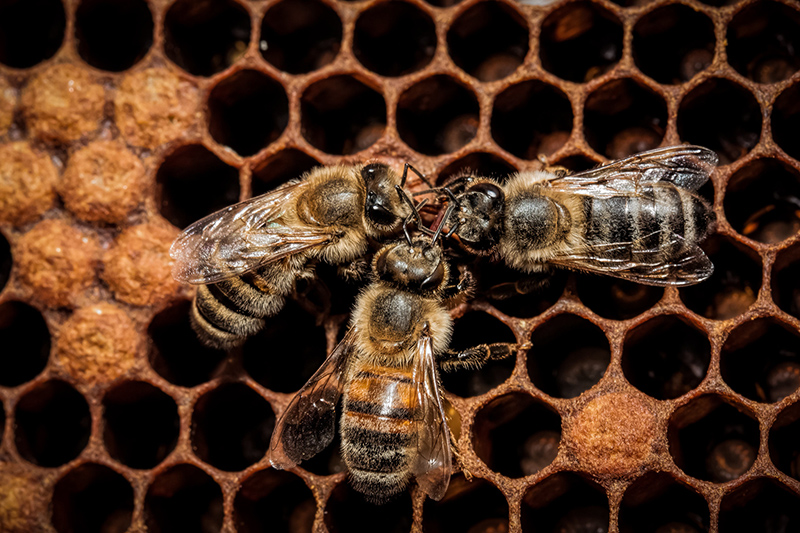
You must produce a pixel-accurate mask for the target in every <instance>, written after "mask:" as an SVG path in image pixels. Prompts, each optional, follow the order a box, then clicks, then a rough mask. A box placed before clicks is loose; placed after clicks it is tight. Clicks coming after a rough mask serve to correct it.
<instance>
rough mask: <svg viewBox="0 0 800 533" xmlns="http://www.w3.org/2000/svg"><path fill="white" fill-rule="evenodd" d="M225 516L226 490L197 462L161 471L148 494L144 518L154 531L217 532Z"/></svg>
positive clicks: (165, 532) (148, 529) (176, 532)
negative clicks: (201, 468) (224, 501)
mask: <svg viewBox="0 0 800 533" xmlns="http://www.w3.org/2000/svg"><path fill="white" fill-rule="evenodd" d="M222 518H223V509H222V490H221V489H220V488H219V485H217V483H216V482H215V481H214V479H213V478H212V477H211V476H209V475H208V474H206V473H205V472H203V471H202V470H200V469H199V468H197V467H196V466H193V465H189V464H181V465H177V466H173V467H172V468H170V469H169V470H166V471H164V472H160V473H159V474H158V476H157V477H156V478H155V479H154V480H153V482H152V483H151V484H150V487H149V488H148V489H147V495H146V496H145V498H144V520H145V524H146V525H147V531H148V532H150V533H183V532H186V531H202V532H203V533H217V532H218V531H219V530H220V529H221V528H222Z"/></svg>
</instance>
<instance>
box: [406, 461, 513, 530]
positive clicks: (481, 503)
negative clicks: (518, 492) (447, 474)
mask: <svg viewBox="0 0 800 533" xmlns="http://www.w3.org/2000/svg"><path fill="white" fill-rule="evenodd" d="M422 529H423V530H424V531H425V533H445V532H449V531H469V532H478V533H489V532H497V533H500V532H502V531H508V502H507V501H506V499H505V497H504V496H503V493H501V492H500V491H499V490H497V488H496V487H494V486H493V485H492V484H490V483H489V482H487V481H485V480H482V479H473V480H472V481H471V482H470V481H467V480H466V479H465V478H464V476H463V475H462V474H458V475H455V476H453V477H452V478H451V479H450V485H449V487H448V488H447V492H446V493H445V495H444V496H443V497H442V499H441V500H439V501H438V502H435V501H433V500H431V499H430V498H428V499H426V500H425V507H424V508H423V511H422Z"/></svg>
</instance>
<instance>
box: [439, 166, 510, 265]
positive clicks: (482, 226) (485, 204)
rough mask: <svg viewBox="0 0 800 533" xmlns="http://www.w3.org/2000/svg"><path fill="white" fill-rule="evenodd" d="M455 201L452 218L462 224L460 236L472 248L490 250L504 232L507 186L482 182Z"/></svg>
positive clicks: (459, 227) (459, 230)
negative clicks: (504, 187)
mask: <svg viewBox="0 0 800 533" xmlns="http://www.w3.org/2000/svg"><path fill="white" fill-rule="evenodd" d="M447 190H448V189H447V188H445V191H447ZM451 196H452V195H451ZM451 201H452V200H451ZM455 203H456V207H455V209H454V210H453V213H452V215H451V217H452V218H453V219H454V221H455V222H456V223H457V224H458V230H457V232H456V234H457V235H458V238H459V239H460V240H461V242H462V244H464V245H465V246H466V247H467V248H469V249H470V250H471V251H473V252H475V253H482V252H485V253H488V252H489V251H490V250H491V249H492V248H493V247H494V246H495V245H496V244H497V240H498V238H499V235H500V228H501V226H502V222H503V213H504V211H505V193H503V189H501V188H500V186H499V185H497V184H496V183H493V182H491V181H479V182H478V183H476V184H474V185H471V186H470V187H468V188H467V189H466V190H465V191H464V192H462V193H461V194H458V195H457V196H456V197H455Z"/></svg>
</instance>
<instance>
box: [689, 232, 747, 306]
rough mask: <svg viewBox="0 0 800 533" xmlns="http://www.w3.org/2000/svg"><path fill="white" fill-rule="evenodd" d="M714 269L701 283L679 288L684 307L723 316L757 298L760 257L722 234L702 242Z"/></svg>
mask: <svg viewBox="0 0 800 533" xmlns="http://www.w3.org/2000/svg"><path fill="white" fill-rule="evenodd" d="M703 249H704V250H705V251H706V254H707V255H708V257H709V259H711V262H712V263H714V273H713V274H712V275H711V277H710V278H708V279H707V280H705V281H704V282H703V283H698V284H697V285H693V286H691V287H685V288H682V289H681V290H680V295H681V300H683V303H684V304H686V307H688V308H689V309H691V310H692V311H694V312H695V313H697V314H698V315H701V316H704V317H706V318H712V319H715V320H726V319H728V318H732V317H734V316H737V315H740V314H742V313H744V312H745V311H746V310H747V308H748V307H750V305H752V304H753V302H755V301H756V297H757V296H758V291H759V288H760V287H761V261H760V259H758V258H757V257H758V256H756V255H755V253H752V252H750V250H749V249H746V251H745V249H741V248H739V247H737V246H736V245H734V244H733V243H732V242H729V241H727V240H725V239H724V238H722V237H717V236H712V237H711V238H710V239H708V240H707V241H706V242H704V243H703Z"/></svg>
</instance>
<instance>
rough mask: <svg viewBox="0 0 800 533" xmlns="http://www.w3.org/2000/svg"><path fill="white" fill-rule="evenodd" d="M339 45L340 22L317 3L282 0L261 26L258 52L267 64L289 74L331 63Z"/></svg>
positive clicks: (312, 1) (340, 37) (321, 4)
mask: <svg viewBox="0 0 800 533" xmlns="http://www.w3.org/2000/svg"><path fill="white" fill-rule="evenodd" d="M341 44H342V21H341V20H340V19H339V15H337V14H336V12H335V11H334V10H333V9H331V8H330V7H329V6H327V5H325V4H323V3H322V2H320V1H318V0H284V1H282V2H279V3H278V4H274V5H272V6H271V7H270V8H269V9H268V10H267V12H266V14H265V15H264V20H263V21H262V23H261V37H260V41H259V49H260V50H261V55H262V56H264V59H266V60H267V61H268V62H269V63H272V64H273V65H274V66H275V67H277V68H279V69H281V70H284V71H286V72H290V73H292V74H302V73H304V72H311V71H312V70H317V69H319V68H322V67H324V66H325V65H327V64H329V63H332V62H333V60H334V59H335V58H336V55H337V54H338V53H339V47H340V46H341Z"/></svg>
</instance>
